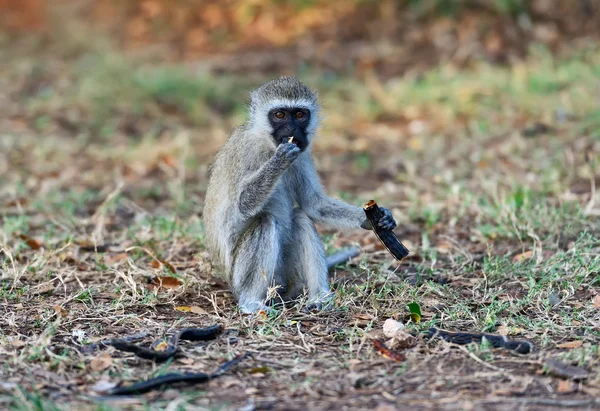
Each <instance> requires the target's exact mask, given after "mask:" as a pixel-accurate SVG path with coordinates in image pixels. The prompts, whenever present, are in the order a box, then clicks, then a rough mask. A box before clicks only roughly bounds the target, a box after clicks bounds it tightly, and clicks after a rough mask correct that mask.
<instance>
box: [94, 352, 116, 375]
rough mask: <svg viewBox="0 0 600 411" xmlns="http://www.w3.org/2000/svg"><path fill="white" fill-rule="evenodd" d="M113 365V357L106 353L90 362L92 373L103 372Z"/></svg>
mask: <svg viewBox="0 0 600 411" xmlns="http://www.w3.org/2000/svg"><path fill="white" fill-rule="evenodd" d="M111 365H112V357H111V356H110V355H109V354H108V353H104V354H102V355H100V356H98V357H96V358H94V359H93V360H92V361H91V362H90V369H91V370H92V371H103V370H105V369H107V368H108V367H110V366H111Z"/></svg>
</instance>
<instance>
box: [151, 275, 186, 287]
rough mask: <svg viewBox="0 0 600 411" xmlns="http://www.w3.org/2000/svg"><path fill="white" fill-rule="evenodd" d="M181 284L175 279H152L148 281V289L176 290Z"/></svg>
mask: <svg viewBox="0 0 600 411" xmlns="http://www.w3.org/2000/svg"><path fill="white" fill-rule="evenodd" d="M181 284H182V282H181V281H180V280H179V279H178V278H175V277H154V278H153V279H152V280H150V284H149V287H150V288H151V289H152V288H178V287H180V286H181Z"/></svg>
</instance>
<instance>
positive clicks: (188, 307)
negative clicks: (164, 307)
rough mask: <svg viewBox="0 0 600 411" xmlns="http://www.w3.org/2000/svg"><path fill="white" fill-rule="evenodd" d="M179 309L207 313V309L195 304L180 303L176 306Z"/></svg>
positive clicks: (187, 311) (186, 311)
mask: <svg viewBox="0 0 600 411" xmlns="http://www.w3.org/2000/svg"><path fill="white" fill-rule="evenodd" d="M175 309H176V310H177V311H182V312H185V313H194V314H207V312H206V310H205V309H204V308H202V307H198V306H195V305H191V306H190V305H180V306H178V307H175Z"/></svg>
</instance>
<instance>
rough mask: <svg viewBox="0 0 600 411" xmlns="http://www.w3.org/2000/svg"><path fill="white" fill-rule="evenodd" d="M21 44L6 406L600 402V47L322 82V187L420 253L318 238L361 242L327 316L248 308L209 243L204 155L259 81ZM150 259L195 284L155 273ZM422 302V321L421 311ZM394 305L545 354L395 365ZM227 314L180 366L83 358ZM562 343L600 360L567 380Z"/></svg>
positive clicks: (9, 159) (464, 355)
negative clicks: (143, 390)
mask: <svg viewBox="0 0 600 411" xmlns="http://www.w3.org/2000/svg"><path fill="white" fill-rule="evenodd" d="M5 53H6V55H5V56H1V57H0V61H3V62H5V63H4V67H3V70H4V71H3V73H6V75H5V76H3V78H2V80H0V82H1V83H0V88H1V89H2V90H4V93H3V96H2V97H1V98H2V100H1V103H2V106H3V110H5V112H6V115H5V116H2V117H1V118H0V122H1V123H0V124H1V128H0V130H1V131H0V133H1V134H0V204H1V205H2V209H1V210H2V211H1V213H0V270H1V271H2V282H1V293H2V294H1V299H2V300H1V310H2V315H3V317H4V318H5V321H2V322H0V330H1V334H0V362H1V363H2V366H0V380H1V382H0V404H1V405H0V407H2V408H11V409H23V410H24V409H40V410H41V409H44V410H46V409H49V410H52V409H72V408H73V407H75V406H77V407H80V408H83V409H113V408H114V409H119V408H124V409H141V408H144V409H165V408H166V409H197V408H201V409H204V408H207V409H222V408H225V409H231V408H239V407H244V409H254V408H256V409H265V408H274V409H306V408H310V409H339V408H352V409H367V408H370V409H373V408H375V409H378V410H387V409H393V408H406V407H411V408H413V409H426V408H443V409H514V408H516V407H518V408H525V409H547V408H548V407H549V406H556V407H574V408H578V409H585V408H590V407H593V406H598V405H599V404H598V402H597V400H594V398H598V397H599V396H600V377H599V375H598V364H599V360H600V353H599V342H600V333H599V331H598V330H599V329H600V328H599V325H600V314H599V306H600V292H599V288H598V287H599V286H600V283H599V280H600V244H599V243H598V235H599V234H600V224H599V223H600V220H599V218H598V216H599V215H600V197H599V196H598V193H597V188H598V187H599V186H600V177H599V174H598V163H599V161H600V157H599V156H598V153H600V142H599V140H598V137H597V130H598V124H599V123H600V122H599V121H598V118H599V116H598V113H599V111H598V105H597V103H598V95H597V85H598V79H599V72H598V69H597V67H598V66H597V65H596V63H597V62H598V59H599V56H600V54H598V52H597V51H591V52H586V53H582V54H580V55H576V56H571V57H569V58H568V59H566V60H561V61H553V60H552V59H551V58H550V57H549V56H547V55H537V56H535V57H534V58H532V60H531V61H530V62H528V63H526V64H523V65H522V66H520V67H515V68H513V70H512V72H511V71H510V70H508V69H501V68H495V67H489V66H482V67H480V68H479V69H477V70H475V71H473V72H453V71H452V70H451V69H449V68H440V69H439V70H435V71H432V72H430V73H426V74H425V75H424V76H423V77H422V78H419V79H398V80H394V81H391V82H390V83H389V84H384V85H378V83H377V80H376V79H371V82H370V83H369V84H368V85H367V86H365V85H361V84H360V83H359V82H358V81H357V80H354V79H344V80H335V81H331V82H329V83H324V82H322V81H320V80H319V77H318V76H316V75H314V76H313V75H307V76H306V79H307V81H308V82H309V83H311V84H313V85H315V86H317V87H318V88H319V90H320V91H321V94H322V96H323V100H324V103H325V106H326V107H325V111H326V113H327V115H328V116H327V119H326V121H325V125H324V130H323V135H322V137H321V140H320V141H319V142H318V144H317V149H316V156H317V158H318V165H319V169H320V171H321V174H322V176H323V179H324V182H325V183H326V185H327V187H328V189H329V191H330V192H331V193H336V194H337V195H339V196H342V197H344V198H346V199H348V201H351V202H353V203H355V204H361V203H362V202H363V201H364V200H368V199H370V198H375V199H376V200H377V201H378V202H379V203H381V204H382V205H385V206H387V207H391V208H393V211H394V213H395V215H396V217H397V220H398V222H399V228H398V230H397V233H398V235H399V236H400V237H401V238H403V240H405V242H406V244H407V246H408V248H409V249H410V250H411V251H412V252H413V253H412V255H411V256H410V258H409V259H408V260H406V261H405V262H403V263H402V264H400V265H399V266H398V265H397V264H395V263H394V262H393V261H392V260H391V259H390V257H389V255H387V254H386V252H385V251H384V250H382V249H381V247H380V246H379V245H378V244H377V242H376V241H375V238H374V237H373V235H372V234H371V233H365V232H358V233H341V234H340V233H331V232H323V237H324V239H325V241H326V242H327V247H328V249H329V250H333V249H335V248H338V247H341V246H344V245H347V244H356V243H358V244H360V245H361V246H362V248H363V253H362V255H361V256H360V257H359V258H357V259H356V260H354V261H352V262H351V263H350V264H348V265H346V266H344V267H340V268H339V269H338V270H337V271H336V272H335V274H334V275H333V278H332V282H333V284H334V287H335V289H336V293H337V298H336V308H335V310H333V311H332V312H328V313H319V314H304V313H301V312H299V311H298V310H297V309H295V308H292V309H289V310H285V311H282V312H279V313H277V314H274V315H273V316H272V317H269V318H262V319H261V318H250V317H246V316H242V315H240V314H239V313H237V311H236V308H235V306H234V305H233V302H232V298H231V295H230V294H229V292H228V290H227V287H226V286H225V285H224V284H223V283H222V281H220V280H219V278H218V276H217V274H218V273H215V272H214V271H213V270H212V269H211V267H210V264H209V263H208V260H207V258H206V254H205V251H204V249H203V229H202V224H201V219H200V215H201V210H202V203H203V195H204V189H205V186H206V164H207V162H208V160H209V159H210V158H211V156H212V154H213V153H214V152H215V150H216V149H217V148H218V146H219V145H220V144H221V143H222V141H223V139H224V138H225V136H226V132H227V130H228V128H229V127H230V126H231V125H233V124H235V123H237V122H239V121H240V119H241V118H242V115H243V114H242V113H243V107H242V106H241V103H242V102H243V98H245V94H244V93H245V90H246V89H247V87H250V86H251V85H252V84H253V82H256V81H258V80H256V81H255V80H243V81H240V80H239V79H235V78H233V79H232V78H221V79H218V80H212V79H208V80H207V78H205V77H202V76H200V77H197V76H193V75H190V74H188V73H185V72H182V71H179V70H178V69H173V68H169V67H167V68H159V69H147V68H143V67H142V68H134V67H135V66H133V65H130V64H129V63H128V62H127V61H125V60H123V59H121V58H120V57H115V56H113V57H112V58H111V59H109V60H107V59H106V57H103V56H98V55H94V54H92V55H83V56H81V57H78V58H75V59H73V58H69V59H67V58H56V59H51V58H46V59H44V58H43V57H41V56H40V57H37V58H31V57H27V56H31V53H26V52H23V51H22V50H21V51H19V52H16V51H14V50H13V51H12V52H10V53H9V52H8V51H5ZM113 78H116V79H118V81H117V82H111V81H110V79H113ZM209 80H210V82H209ZM221 83H222V85H223V86H224V87H225V85H226V89H225V90H226V91H227V92H224V91H223V90H224V89H221V88H220V87H219V84H221ZM191 85H193V87H192V86H191ZM380 86H381V87H380ZM382 90H383V92H382ZM229 91H230V92H231V94H229ZM207 110H212V111H207ZM209 112H210V115H208V114H207V113H209ZM348 118H351V119H353V120H352V121H348ZM156 260H161V261H166V262H168V263H169V264H170V265H171V266H172V268H173V270H171V269H170V267H169V264H157V263H155V261H156ZM173 271H174V272H173ZM156 275H163V276H175V277H177V278H178V279H179V280H181V282H182V285H181V286H179V287H177V288H174V289H158V290H157V289H150V288H149V287H148V281H149V279H150V278H152V277H154V276H156ZM413 301H415V302H418V303H419V304H420V306H421V309H422V311H423V318H422V321H421V322H420V323H412V322H410V321H408V314H409V313H408V309H407V307H406V305H407V304H408V303H409V302H413ZM178 306H193V307H198V308H195V309H194V311H196V312H181V311H178V310H176V309H175V307H178ZM390 317H395V318H399V319H401V320H403V321H407V323H408V325H407V327H408V329H409V330H410V331H411V332H413V333H415V334H418V333H419V332H420V331H422V330H425V329H427V328H428V327H429V326H432V325H435V326H438V327H441V328H446V329H453V330H464V331H475V330H478V331H486V332H501V333H505V334H508V335H510V336H515V337H520V338H527V339H530V340H532V341H534V343H535V345H536V348H537V350H536V352H535V353H533V354H530V355H525V356H522V355H516V354H511V353H509V352H505V351H502V350H494V349H491V348H489V347H488V346H486V345H485V344H483V345H471V346H466V347H458V346H454V345H451V344H448V343H445V342H441V341H427V340H424V339H419V342H418V344H417V346H416V347H414V348H412V349H409V350H407V351H406V352H405V354H406V357H407V360H406V362H404V363H395V362H392V361H390V360H388V359H385V358H382V357H381V356H379V355H378V354H377V353H376V352H374V350H373V348H372V346H371V342H370V339H371V338H372V336H373V335H374V334H375V333H376V332H377V331H378V330H380V329H381V326H382V324H383V322H384V321H385V320H386V319H387V318H390ZM213 323H220V324H222V325H223V326H224V327H225V328H226V329H227V331H226V333H225V334H224V335H223V336H221V337H220V338H219V339H217V340H216V341H214V342H208V343H202V344H185V345H184V350H183V352H184V355H183V356H182V357H181V358H178V359H176V360H174V361H172V362H170V363H167V364H166V365H157V364H153V363H151V362H148V361H144V360H138V359H135V358H133V357H131V356H130V355H126V354H122V353H119V352H116V351H114V350H113V349H112V348H108V349H106V350H103V351H101V352H95V353H92V354H89V353H87V351H86V350H85V346H86V345H88V344H89V343H91V342H94V341H98V340H101V339H105V338H114V337H119V336H125V335H130V334H134V333H137V332H139V331H141V330H147V331H148V332H149V335H150V336H152V338H149V339H148V341H147V342H148V343H149V340H150V339H153V338H157V337H159V336H162V335H164V334H165V333H167V332H169V330H172V329H176V328H181V327H186V326H205V325H209V324H213ZM572 342H575V343H572ZM563 343H572V344H570V345H567V346H563V348H561V344H563ZM568 347H571V348H568ZM243 351H249V352H251V353H252V354H253V358H252V359H251V360H248V361H246V362H244V363H243V364H242V365H241V366H239V367H237V368H236V369H235V370H234V372H232V373H230V374H228V375H226V376H224V377H223V378H221V379H218V380H214V381H212V382H210V383H209V384H207V385H203V386H197V387H187V388H174V389H168V390H166V391H164V392H156V393H152V394H148V395H146V396H142V397H137V398H127V399H119V400H111V401H109V400H106V399H103V398H100V396H99V395H98V394H97V392H96V391H95V389H96V388H98V387H100V386H102V384H104V385H106V384H111V383H116V382H118V381H121V380H125V381H134V380H139V379H142V378H147V377H150V376H155V375H159V374H161V373H164V372H166V371H167V370H195V371H209V370H212V369H213V368H214V367H216V365H217V364H218V363H220V362H221V361H223V360H224V359H228V358H230V357H232V356H233V355H234V354H236V353H239V352H243ZM548 358H551V359H558V360H560V361H562V362H564V363H569V364H571V365H574V366H577V367H580V368H582V369H585V370H587V371H588V372H589V376H588V377H587V378H585V379H582V380H578V381H572V379H569V378H568V377H565V376H560V375H556V372H554V373H553V372H551V370H550V369H549V368H548V366H547V365H544V364H545V361H546V359H548ZM559 374H560V373H559ZM594 401H595V402H594Z"/></svg>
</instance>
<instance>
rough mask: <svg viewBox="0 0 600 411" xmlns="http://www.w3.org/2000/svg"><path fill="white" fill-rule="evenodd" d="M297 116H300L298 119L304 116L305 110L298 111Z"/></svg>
mask: <svg viewBox="0 0 600 411" xmlns="http://www.w3.org/2000/svg"><path fill="white" fill-rule="evenodd" d="M296 118H298V119H300V118H304V112H303V111H296Z"/></svg>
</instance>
